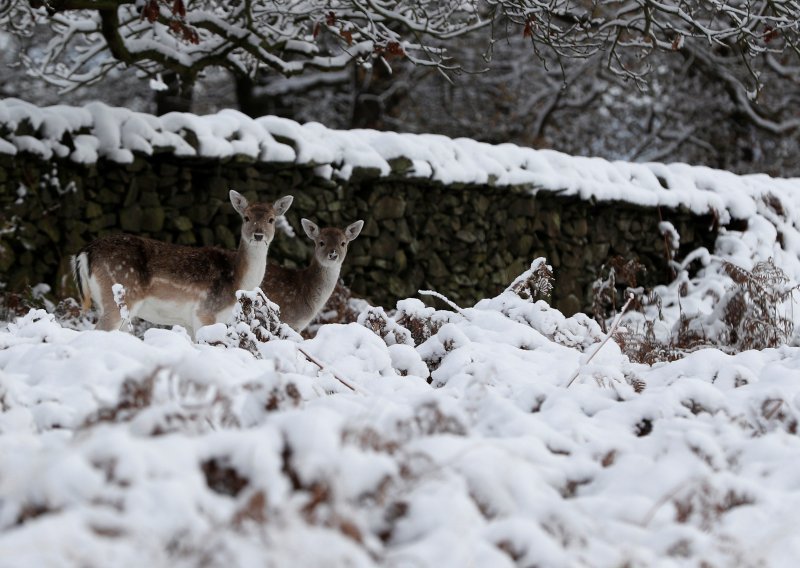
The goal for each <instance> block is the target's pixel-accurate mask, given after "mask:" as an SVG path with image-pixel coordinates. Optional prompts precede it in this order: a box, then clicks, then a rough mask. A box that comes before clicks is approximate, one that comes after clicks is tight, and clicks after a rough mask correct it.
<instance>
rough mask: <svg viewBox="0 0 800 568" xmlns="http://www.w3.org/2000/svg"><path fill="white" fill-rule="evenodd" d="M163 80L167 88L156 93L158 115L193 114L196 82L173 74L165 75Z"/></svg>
mask: <svg viewBox="0 0 800 568" xmlns="http://www.w3.org/2000/svg"><path fill="white" fill-rule="evenodd" d="M163 80H164V83H165V84H166V85H167V88H166V89H165V90H163V91H156V94H155V100H156V114H157V115H159V116H161V115H162V114H167V113H168V112H191V111H192V96H193V94H194V81H193V80H189V79H187V78H184V77H179V76H178V74H177V73H172V72H167V73H164V75H163Z"/></svg>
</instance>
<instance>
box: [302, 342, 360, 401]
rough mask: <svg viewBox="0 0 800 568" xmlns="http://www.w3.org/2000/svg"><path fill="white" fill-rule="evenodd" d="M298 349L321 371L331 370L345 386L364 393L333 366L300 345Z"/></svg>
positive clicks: (334, 376)
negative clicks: (327, 365)
mask: <svg viewBox="0 0 800 568" xmlns="http://www.w3.org/2000/svg"><path fill="white" fill-rule="evenodd" d="M297 350H298V351H299V352H300V353H302V354H303V356H304V357H305V358H306V359H308V360H309V361H310V362H312V363H314V364H315V365H316V366H317V367H319V369H320V370H321V371H328V372H329V373H330V374H331V375H333V378H334V379H336V380H337V381H339V382H340V383H342V384H343V385H344V386H346V387H347V388H349V389H350V390H351V391H353V392H358V393H362V394H363V392H362V389H361V388H356V387H354V386H353V385H351V384H350V383H349V382H347V381H346V380H344V379H343V378H342V377H340V376H339V375H338V374H337V373H336V371H334V370H333V369H331V368H329V367H326V366H325V365H324V364H322V362H321V361H320V360H319V359H317V358H316V357H314V356H313V355H311V354H310V353H307V352H306V351H305V350H304V349H303V348H302V347H298V348H297Z"/></svg>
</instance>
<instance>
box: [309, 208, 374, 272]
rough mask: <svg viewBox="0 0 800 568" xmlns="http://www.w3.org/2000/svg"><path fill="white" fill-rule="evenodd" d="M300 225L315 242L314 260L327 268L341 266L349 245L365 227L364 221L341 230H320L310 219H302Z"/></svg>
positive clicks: (329, 228)
mask: <svg viewBox="0 0 800 568" xmlns="http://www.w3.org/2000/svg"><path fill="white" fill-rule="evenodd" d="M300 223H301V224H302V225H303V230H304V231H305V233H306V235H308V238H309V239H311V240H312V241H314V245H315V246H314V260H315V261H316V262H318V263H319V264H320V265H322V266H325V267H334V266H341V264H342V262H343V261H344V257H345V256H346V255H347V245H348V244H349V243H350V241H352V240H353V239H355V238H356V237H357V236H358V235H359V233H360V232H361V228H362V227H363V226H364V221H356V222H355V223H353V224H352V225H349V226H348V227H347V228H346V229H345V230H341V229H336V228H333V227H328V228H325V229H320V228H319V227H317V226H316V225H315V224H314V223H312V222H311V221H309V220H308V219H301V220H300Z"/></svg>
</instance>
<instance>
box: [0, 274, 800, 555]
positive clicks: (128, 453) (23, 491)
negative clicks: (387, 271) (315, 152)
mask: <svg viewBox="0 0 800 568" xmlns="http://www.w3.org/2000/svg"><path fill="white" fill-rule="evenodd" d="M398 308H399V310H398V311H397V312H396V313H395V314H394V316H393V317H392V318H388V317H386V316H385V314H384V313H382V311H381V310H379V309H378V310H373V311H372V312H370V313H367V314H364V315H363V316H362V318H361V324H359V323H353V324H349V325H334V324H331V325H326V326H323V327H322V328H321V329H320V330H319V332H318V334H317V336H316V338H314V339H312V340H306V341H303V342H299V340H298V339H295V340H277V339H276V340H272V341H269V342H266V343H262V344H259V345H258V351H257V353H258V355H260V357H257V356H254V355H253V354H251V353H250V352H248V351H245V350H243V349H239V348H233V347H225V346H224V345H222V344H221V343H224V342H219V341H217V339H219V338H220V337H222V336H224V335H225V334H224V332H225V328H224V326H222V324H218V326H215V327H212V328H206V329H205V330H204V332H201V334H200V337H201V342H200V343H199V344H197V343H192V342H191V341H190V340H189V338H188V337H187V336H186V334H185V333H183V332H182V331H181V330H180V329H176V330H161V329H151V330H148V331H147V332H146V333H145V335H144V338H143V339H137V338H136V337H134V336H132V335H129V334H127V333H123V332H112V333H106V332H99V331H74V330H70V329H65V328H63V327H61V326H60V325H59V324H58V323H57V322H56V321H54V318H53V316H51V315H49V314H47V313H46V312H44V311H32V312H30V313H29V314H28V315H27V316H25V317H23V318H21V319H19V320H17V321H15V322H13V323H11V324H10V325H9V326H8V329H7V330H6V331H3V332H0V566H2V567H6V566H8V567H23V566H31V567H34V566H35V567H40V566H76V567H78V566H81V567H83V566H142V565H149V566H253V567H263V566H372V565H382V566H398V567H399V566H403V567H405V566H415V567H416V566H431V567H434V566H435V567H443V566H448V567H449V566H452V567H459V568H461V567H464V566H498V567H500V566H547V567H559V566H563V567H574V566H592V567H594V566H686V565H690V566H701V565H703V566H787V567H788V566H794V565H795V563H796V560H797V558H799V557H800V538H798V535H797V527H798V526H800V472H798V468H797V464H798V463H800V438H798V436H797V428H798V424H797V419H798V414H799V413H800V380H799V379H800V371H799V369H800V349H798V348H794V347H783V348H780V349H773V350H766V351H762V352H756V351H749V352H745V353H741V354H738V355H735V356H731V355H727V354H724V353H722V352H720V351H717V350H714V349H705V350H702V351H699V352H696V353H694V354H692V355H690V356H688V357H686V358H685V359H683V360H680V361H677V362H672V363H663V364H659V365H656V366H654V367H652V368H651V367H647V366H645V365H639V364H633V363H631V362H630V361H629V360H628V359H627V358H626V357H625V356H624V355H622V354H621V353H620V350H619V348H618V347H617V345H616V344H615V343H614V342H613V341H610V342H608V343H607V344H606V345H605V346H604V347H603V348H602V349H601V350H600V351H599V352H598V354H597V355H596V357H594V358H593V359H592V360H591V362H588V363H587V361H588V357H589V355H591V354H592V353H594V352H595V351H596V350H597V348H598V346H599V343H598V341H599V340H600V339H602V337H603V334H602V333H601V331H600V329H599V327H598V326H597V324H596V323H594V322H593V321H591V320H589V319H588V318H587V317H585V316H581V315H578V316H575V317H572V318H568V319H565V318H564V317H563V316H562V315H561V314H560V313H559V312H557V311H556V310H553V309H551V308H549V307H548V306H547V305H546V304H545V303H544V302H541V301H540V302H536V303H533V302H530V301H527V300H525V299H522V298H521V297H520V296H519V295H517V294H516V293H514V292H513V291H512V290H511V289H509V290H507V291H506V292H504V293H503V294H502V295H500V296H498V297H497V298H493V299H487V300H483V301H481V302H480V303H478V304H477V305H476V306H474V307H473V308H468V309H461V310H459V311H436V312H434V311H433V309H431V308H426V307H424V306H423V305H422V303H421V302H420V301H419V300H405V301H403V302H400V304H399V305H398ZM401 324H402V325H401ZM376 331H377V333H376ZM382 336H383V337H382ZM203 338H204V339H205V341H206V343H203V341H202V339H203ZM300 350H303V351H305V352H307V353H308V354H309V355H311V357H313V358H314V359H315V360H317V361H318V362H321V363H322V365H323V369H322V370H320V368H319V367H318V366H316V365H314V364H312V363H310V362H309V360H308V359H307V358H306V357H305V356H304V355H303V354H302V353H301V351H300ZM576 373H577V377H576V378H575V380H574V382H573V383H572V384H571V386H567V385H568V384H569V383H570V381H571V380H572V379H573V378H574V377H575V376H576ZM337 377H338V379H342V380H344V381H345V382H347V383H349V384H351V385H352V386H353V387H354V388H355V390H351V389H350V388H348V387H347V386H345V385H344V384H343V383H342V382H340V381H339V380H338V379H337Z"/></svg>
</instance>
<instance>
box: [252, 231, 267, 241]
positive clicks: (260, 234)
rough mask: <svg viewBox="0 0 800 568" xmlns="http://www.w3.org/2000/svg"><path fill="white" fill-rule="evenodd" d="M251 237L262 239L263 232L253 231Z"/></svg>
mask: <svg viewBox="0 0 800 568" xmlns="http://www.w3.org/2000/svg"><path fill="white" fill-rule="evenodd" d="M253 238H254V239H255V240H257V241H260V240H263V239H264V233H253Z"/></svg>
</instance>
